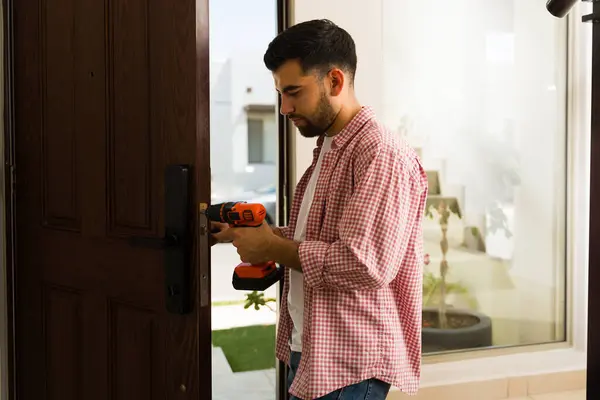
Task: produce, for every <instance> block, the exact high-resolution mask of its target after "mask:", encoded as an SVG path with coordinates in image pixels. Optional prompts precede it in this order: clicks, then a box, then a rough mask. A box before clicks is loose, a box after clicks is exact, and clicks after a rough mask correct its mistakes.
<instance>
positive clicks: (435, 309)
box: [422, 196, 492, 352]
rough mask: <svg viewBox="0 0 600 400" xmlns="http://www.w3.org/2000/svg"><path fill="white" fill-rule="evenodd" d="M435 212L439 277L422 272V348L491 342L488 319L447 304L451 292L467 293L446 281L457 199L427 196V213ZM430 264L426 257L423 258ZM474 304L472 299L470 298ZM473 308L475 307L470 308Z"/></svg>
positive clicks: (485, 344) (431, 350)
mask: <svg viewBox="0 0 600 400" xmlns="http://www.w3.org/2000/svg"><path fill="white" fill-rule="evenodd" d="M434 212H435V213H436V214H437V215H438V218H439V219H438V222H439V225H440V229H441V234H442V235H441V236H442V238H441V240H440V250H441V256H442V257H441V261H440V269H439V277H436V276H434V275H433V274H424V278H423V300H424V305H423V322H422V323H423V329H422V337H423V351H424V352H433V351H448V350H458V349H467V348H476V347H487V346H491V345H492V322H491V319H490V318H489V317H488V316H486V315H483V314H481V313H478V312H476V311H475V310H468V309H458V308H453V307H451V306H449V304H448V295H449V294H450V293H451V292H454V293H456V292H462V293H466V292H467V290H466V288H465V287H464V286H462V285H460V284H457V283H449V282H448V281H447V275H448V269H449V263H448V259H447V258H446V256H447V253H448V237H447V232H448V222H449V219H450V216H451V215H452V214H454V215H456V216H457V217H458V218H462V216H461V212H460V208H459V206H458V200H457V199H456V198H454V197H443V196H430V197H429V198H428V199H427V206H426V211H425V213H426V216H427V217H428V218H431V219H433V218H434ZM425 262H426V264H427V263H429V261H428V259H426V260H425ZM434 298H435V300H437V303H438V304H437V305H436V306H430V304H429V303H430V301H431V299H434ZM471 303H472V304H473V300H471ZM473 308H474V307H473Z"/></svg>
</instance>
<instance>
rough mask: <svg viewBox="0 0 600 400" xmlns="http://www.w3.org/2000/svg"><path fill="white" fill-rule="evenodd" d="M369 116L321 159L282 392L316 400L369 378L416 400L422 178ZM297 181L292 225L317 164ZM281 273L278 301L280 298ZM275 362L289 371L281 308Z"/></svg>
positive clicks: (405, 149)
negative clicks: (299, 336) (297, 340)
mask: <svg viewBox="0 0 600 400" xmlns="http://www.w3.org/2000/svg"><path fill="white" fill-rule="evenodd" d="M396 136H397V135H396V134H394V133H393V132H390V131H389V130H387V129H386V128H384V127H383V126H382V125H380V124H379V123H378V122H377V121H376V119H375V116H374V114H373V111H372V110H371V109H370V108H368V107H363V109H362V110H361V111H360V112H359V113H358V114H357V115H356V116H355V117H354V118H353V119H352V121H351V122H350V123H349V124H348V125H347V126H346V127H345V128H344V129H343V130H342V131H341V132H340V133H339V134H337V135H336V136H335V137H334V139H333V142H332V148H331V150H330V151H329V152H327V153H326V155H325V156H324V159H323V161H322V165H321V172H320V174H319V177H318V181H317V186H316V188H315V193H314V199H313V202H312V206H311V208H310V211H309V215H308V220H307V226H306V240H305V241H304V242H302V243H301V244H300V246H299V250H298V252H299V256H300V261H301V264H302V270H303V276H304V331H303V343H302V358H301V361H300V365H299V367H298V372H297V374H296V378H295V380H294V383H293V384H292V386H291V388H290V392H291V393H292V394H293V395H295V396H297V397H299V398H302V399H314V398H317V397H320V396H323V395H325V394H327V393H330V392H332V391H334V390H337V389H339V388H341V387H344V386H348V385H351V384H354V383H357V382H359V381H362V380H365V379H369V378H377V379H380V380H382V381H385V382H388V383H390V384H391V385H393V386H396V387H398V388H400V389H401V390H402V391H404V392H406V393H408V394H415V393H416V392H417V390H418V387H419V378H420V371H421V304H422V303H421V302H422V273H423V272H422V265H423V242H422V241H423V239H422V219H423V213H424V207H425V200H426V197H427V176H426V174H425V171H424V169H423V167H422V166H421V163H420V161H419V159H418V157H417V155H416V153H415V152H414V151H413V150H412V149H411V148H410V147H409V146H408V144H407V143H405V142H404V141H402V140H400V139H398V138H397V137H396ZM322 143H323V137H320V138H319V139H318V140H317V147H316V148H315V149H314V152H313V154H314V155H313V162H312V165H311V166H310V167H309V168H308V169H307V171H306V172H305V174H304V176H303V177H302V178H301V179H300V182H299V183H298V186H297V188H296V192H295V195H294V200H293V203H292V209H291V215H290V224H289V226H287V227H283V228H281V231H282V233H283V234H284V235H285V236H286V237H287V238H288V239H293V234H294V231H295V225H296V220H297V218H298V212H299V210H300V205H301V203H302V196H303V194H304V191H305V189H306V186H307V184H308V181H309V179H310V176H311V173H312V170H313V169H314V167H315V164H316V162H317V159H318V156H319V152H320V149H321V145H322ZM288 290H289V270H287V269H286V271H285V278H284V284H283V296H282V297H281V298H282V299H287V295H288ZM281 306H282V308H281V312H280V318H279V325H278V328H277V350H276V353H277V358H279V359H280V360H282V361H283V362H285V363H286V364H288V365H289V356H290V348H289V338H290V334H291V330H292V320H291V318H290V314H289V312H288V309H287V301H282V302H281Z"/></svg>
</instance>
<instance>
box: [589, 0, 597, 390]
mask: <svg viewBox="0 0 600 400" xmlns="http://www.w3.org/2000/svg"><path fill="white" fill-rule="evenodd" d="M593 14H594V15H595V16H596V19H597V18H600V2H599V1H598V0H595V1H594V2H593ZM592 26H593V27H592V29H593V32H592V91H591V95H592V113H591V114H592V117H591V132H590V136H591V138H590V148H591V150H590V154H591V156H590V214H589V220H590V222H589V245H588V246H589V259H588V271H589V273H588V294H587V296H588V317H587V318H588V327H587V329H588V330H587V346H586V351H587V374H586V375H587V378H586V380H587V382H586V390H587V398H588V399H594V398H598V397H600V382H599V381H598V376H600V208H598V207H595V206H596V205H600V26H599V23H597V22H595V23H593V24H592Z"/></svg>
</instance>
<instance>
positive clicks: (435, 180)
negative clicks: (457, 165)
mask: <svg viewBox="0 0 600 400" xmlns="http://www.w3.org/2000/svg"><path fill="white" fill-rule="evenodd" d="M425 172H426V173H427V186H428V191H429V195H430V196H437V195H441V194H442V188H441V184H440V174H439V173H438V171H425Z"/></svg>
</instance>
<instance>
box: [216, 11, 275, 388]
mask: <svg viewBox="0 0 600 400" xmlns="http://www.w3.org/2000/svg"><path fill="white" fill-rule="evenodd" d="M209 9H210V22H209V25H210V86H211V93H210V96H211V99H210V107H211V108H210V123H211V137H210V140H211V143H210V145H211V173H212V196H211V197H212V198H211V201H212V204H218V203H221V202H229V201H246V202H252V203H262V204H263V205H264V206H265V207H266V208H267V213H268V216H267V218H268V220H269V222H274V221H275V217H276V215H275V212H276V183H277V170H276V163H275V160H277V148H278V147H277V123H276V121H277V110H276V102H277V97H276V95H275V93H274V91H273V78H272V76H271V73H270V72H269V71H268V70H267V69H266V67H265V66H264V64H263V55H264V52H265V50H266V49H267V46H268V44H269V42H270V41H271V40H272V39H273V37H274V36H275V35H276V34H277V12H276V1H275V0H256V1H251V2H250V1H247V0H232V1H223V0H211V1H210V4H209ZM232 10H233V11H234V12H232ZM240 35H243V40H240ZM249 229H250V228H249ZM211 253H212V260H211V262H212V264H211V274H212V277H211V284H212V329H213V332H212V333H213V336H212V342H213V372H212V374H213V376H212V378H213V396H212V398H213V399H223V400H229V399H246V398H252V399H261V400H274V399H275V398H276V392H275V362H276V360H275V320H276V314H275V310H276V304H275V302H268V303H267V305H268V306H269V307H261V308H260V310H258V311H257V310H255V309H254V308H248V309H245V308H244V304H245V299H246V296H247V295H248V294H249V293H251V292H246V291H238V290H235V289H234V288H233V286H232V274H233V270H234V268H235V266H236V265H238V264H239V263H240V259H239V256H238V254H237V252H236V249H235V248H234V247H233V246H232V245H230V244H218V245H215V246H213V247H212V251H211ZM276 289H277V287H276V285H274V286H272V287H270V288H269V289H267V290H266V291H265V293H264V296H265V298H267V299H275V298H276Z"/></svg>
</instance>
